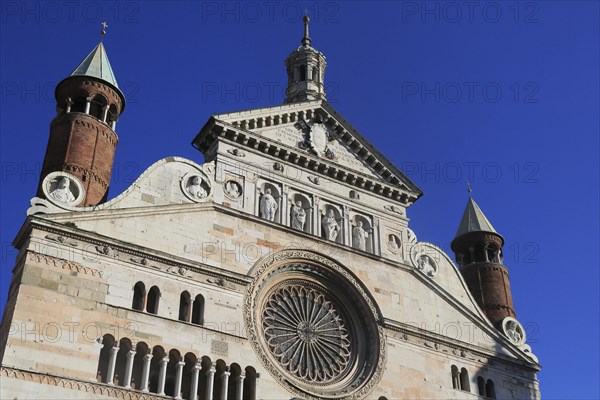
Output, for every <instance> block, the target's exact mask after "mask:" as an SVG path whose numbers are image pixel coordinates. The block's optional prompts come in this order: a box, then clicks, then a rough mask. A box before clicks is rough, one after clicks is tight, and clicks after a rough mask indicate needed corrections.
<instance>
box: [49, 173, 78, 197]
mask: <svg viewBox="0 0 600 400" xmlns="http://www.w3.org/2000/svg"><path fill="white" fill-rule="evenodd" d="M70 184H71V181H70V180H69V178H66V177H63V178H61V179H60V181H59V182H58V187H57V188H56V189H54V190H53V191H52V192H50V196H51V197H52V198H53V199H54V200H58V201H60V202H61V203H71V202H73V201H75V196H73V193H71V189H69V186H70Z"/></svg>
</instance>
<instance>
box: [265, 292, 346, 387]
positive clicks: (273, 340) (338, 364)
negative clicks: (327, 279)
mask: <svg viewBox="0 0 600 400" xmlns="http://www.w3.org/2000/svg"><path fill="white" fill-rule="evenodd" d="M263 329H264V335H265V339H266V342H267V345H268V347H269V350H270V351H271V353H272V354H273V356H274V357H275V358H276V359H277V360H278V361H279V363H280V364H281V365H282V366H283V367H284V368H286V369H287V370H288V371H289V372H290V373H292V374H294V375H295V376H296V377H298V378H300V379H302V380H303V381H307V382H315V383H328V382H332V381H334V380H335V379H336V378H338V377H340V376H341V375H342V373H343V372H344V370H345V369H346V368H347V367H348V365H349V364H350V361H351V359H352V357H351V356H352V349H351V348H352V345H351V340H350V333H349V332H348V329H347V328H346V322H345V319H344V318H343V317H342V316H341V314H340V311H339V310H338V309H337V307H336V305H335V304H334V303H333V302H332V301H331V300H329V299H328V298H327V296H326V295H325V294H323V292H322V291H321V290H318V289H316V288H312V287H310V286H308V285H305V286H300V285H290V286H284V287H282V288H280V289H278V290H276V291H274V292H273V293H271V295H270V296H269V298H268V300H267V302H266V305H265V308H264V311H263Z"/></svg>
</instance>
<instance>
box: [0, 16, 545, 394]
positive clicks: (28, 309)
mask: <svg viewBox="0 0 600 400" xmlns="http://www.w3.org/2000/svg"><path fill="white" fill-rule="evenodd" d="M285 66H286V70H287V74H288V87H287V90H286V99H285V102H284V104H283V105H277V106H273V107H269V108H261V109H253V110H247V111H240V112H232V113H226V114H219V115H213V116H211V117H210V118H209V120H208V121H207V122H206V123H205V125H204V126H203V127H202V129H201V130H200V132H199V133H198V135H197V136H196V137H195V138H194V139H193V141H192V145H193V146H194V147H195V148H197V149H198V150H199V151H200V152H202V154H203V155H204V163H203V164H198V163H196V162H194V161H192V160H188V159H184V158H179V157H169V158H165V159H162V160H159V161H157V162H156V163H155V164H153V165H151V166H150V167H149V168H148V169H147V170H146V171H145V172H143V173H142V174H141V176H140V177H139V178H138V179H137V180H136V181H135V182H134V183H133V184H132V185H131V186H130V187H129V188H128V189H126V190H125V191H124V192H123V193H121V194H119V195H118V196H116V197H114V198H112V199H111V200H107V198H108V197H107V194H108V188H109V186H110V178H111V170H112V165H113V159H114V154H115V150H116V146H117V143H118V136H117V134H116V129H117V122H118V119H119V117H120V116H121V114H122V113H123V111H124V109H125V103H126V99H125V96H124V95H123V93H122V92H121V90H120V89H119V86H118V84H117V81H116V78H115V74H114V73H113V70H112V68H111V65H110V63H109V61H108V56H107V54H106V50H105V48H104V45H103V44H102V42H101V43H100V44H98V46H96V47H95V48H94V49H93V50H92V52H91V53H90V54H89V55H88V56H87V57H86V58H85V59H84V61H83V62H82V63H81V64H80V65H79V66H78V67H77V68H76V69H75V70H74V71H73V73H72V74H71V75H69V76H68V77H67V78H65V79H64V80H63V81H62V82H60V83H59V84H58V85H57V87H56V92H55V95H56V101H57V115H56V117H55V118H54V120H53V121H52V122H51V125H50V138H49V141H48V146H47V151H46V155H45V159H44V164H43V169H42V175H41V177H40V183H39V188H38V193H37V196H36V197H34V198H33V199H32V200H31V206H30V208H29V209H28V210H27V216H28V218H27V220H26V222H25V224H24V225H23V226H22V228H21V230H20V231H19V233H18V235H17V237H16V239H15V241H14V246H15V247H16V248H17V249H18V251H19V253H18V257H17V260H16V263H15V267H14V270H13V277H12V282H11V286H10V289H9V290H10V291H9V298H8V302H7V305H6V309H5V311H4V315H3V320H2V330H1V336H0V363H1V368H0V382H1V385H0V391H1V392H0V397H1V398H7V399H8V398H10V399H25V398H38V399H41V398H46V399H57V398H61V399H100V398H101V399H111V398H122V399H125V398H126V399H164V398H174V399H185V400H192V399H194V400H196V399H202V400H212V399H215V400H228V399H236V400H241V399H248V400H252V399H294V398H297V399H409V398H410V399H416V398H424V399H450V398H461V399H464V398H474V399H475V398H498V399H517V398H518V399H524V398H528V399H537V398H540V393H539V388H538V381H537V378H536V373H537V372H538V371H539V370H540V365H539V364H538V362H537V358H536V357H535V355H533V354H532V352H531V348H530V347H529V346H528V345H527V343H526V336H525V331H524V329H523V327H522V325H521V324H520V323H519V322H518V320H517V319H516V313H515V308H514V306H513V301H512V297H511V292H510V284H509V275H508V269H507V268H506V266H504V264H503V256H502V246H503V244H504V239H503V237H502V236H501V235H500V234H499V233H498V232H496V230H495V229H494V228H493V226H492V224H491V223H490V221H489V220H488V219H487V218H486V217H485V215H484V214H483V212H482V211H481V209H480V208H479V206H478V205H477V204H476V203H475V201H474V200H473V199H472V198H469V199H468V202H467V206H466V208H465V211H464V215H463V218H462V220H461V221H460V224H459V228H458V231H457V234H456V237H455V238H454V240H453V241H452V251H453V252H454V253H455V254H454V256H455V260H456V264H455V263H454V261H453V260H452V259H451V258H450V257H449V256H448V255H447V254H445V253H444V252H443V251H442V250H441V249H439V248H438V247H436V246H435V245H433V244H430V243H427V242H425V241H419V240H418V238H417V236H416V235H415V233H414V232H413V231H412V230H411V229H410V227H409V224H408V218H407V213H408V208H409V206H410V205H411V204H413V203H414V202H415V201H417V200H418V199H419V197H420V196H421V195H422V192H421V190H420V189H419V188H418V187H417V186H416V185H415V184H414V183H413V182H411V181H410V180H409V179H408V178H407V177H406V176H405V175H404V174H403V173H402V172H401V171H399V170H398V169H397V168H396V167H395V166H394V165H393V164H392V163H391V162H390V161H388V160H387V159H386V158H385V156H384V155H383V154H382V153H381V152H379V151H378V150H377V149H376V148H375V147H374V146H373V145H372V144H370V143H369V141H368V140H367V139H366V138H365V137H364V136H363V135H361V134H360V133H359V132H357V131H356V130H355V129H354V128H353V127H352V126H351V125H350V123H349V122H348V121H347V120H346V119H344V117H342V116H341V115H340V114H338V113H337V112H336V110H335V109H334V108H333V107H332V106H331V105H330V104H329V103H328V102H327V100H326V93H325V88H324V77H325V69H326V59H325V56H324V55H323V54H322V53H321V52H319V51H318V50H316V49H315V48H314V47H312V44H311V39H310V37H309V33H308V18H305V31H304V37H303V38H302V42H301V45H300V46H299V47H298V48H297V49H296V50H294V51H293V52H292V53H291V54H290V56H289V57H288V58H287V60H286V61H285ZM40 330H45V331H44V333H45V334H44V335H43V340H40V336H39V335H35V334H31V332H36V331H38V332H39V331H40Z"/></svg>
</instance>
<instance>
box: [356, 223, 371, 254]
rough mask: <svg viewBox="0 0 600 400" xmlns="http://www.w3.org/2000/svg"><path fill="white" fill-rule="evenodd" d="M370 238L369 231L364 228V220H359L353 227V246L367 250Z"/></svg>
mask: <svg viewBox="0 0 600 400" xmlns="http://www.w3.org/2000/svg"><path fill="white" fill-rule="evenodd" d="M368 238H369V232H367V231H366V230H365V229H364V228H363V223H362V221H358V222H357V223H356V226H355V227H354V228H352V247H354V248H355V249H357V250H362V251H366V250H367V239H368Z"/></svg>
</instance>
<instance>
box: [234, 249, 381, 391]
mask: <svg viewBox="0 0 600 400" xmlns="http://www.w3.org/2000/svg"><path fill="white" fill-rule="evenodd" d="M253 275H254V279H253V281H252V282H251V283H250V285H249V286H248V289H247V294H246V298H245V301H244V313H245V318H244V319H245V322H246V328H247V329H248V339H249V341H250V343H251V344H252V346H253V348H254V350H255V351H256V354H257V355H258V357H259V358H260V360H261V362H262V364H263V366H264V368H265V369H266V370H268V371H269V373H271V375H272V376H273V377H275V378H276V379H278V380H279V381H280V382H281V383H282V384H283V385H285V386H286V387H287V389H288V390H289V391H291V392H292V393H295V394H296V395H297V396H298V397H301V398H303V399H311V400H317V399H328V400H333V399H342V398H343V399H356V400H358V399H362V398H366V397H367V396H368V394H369V393H370V392H371V391H372V390H373V389H374V388H375V387H376V385H377V382H378V381H379V379H380V378H381V375H382V373H383V366H384V365H385V340H384V333H383V328H382V326H381V324H380V323H379V319H380V315H379V313H378V310H377V307H376V305H375V302H374V300H373V299H372V297H370V295H369V293H368V291H367V290H366V289H365V288H364V287H363V286H362V285H361V282H360V281H359V280H358V279H357V278H356V277H354V276H353V275H352V274H351V273H349V272H348V271H347V270H346V269H345V267H343V266H342V265H340V264H338V263H337V262H336V261H334V260H332V259H330V258H327V257H323V256H322V255H320V254H317V253H313V252H310V251H304V250H282V251H279V252H277V253H275V254H273V255H272V256H269V257H267V258H265V259H264V260H261V262H259V263H258V264H257V265H256V266H255V267H254V272H253Z"/></svg>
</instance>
